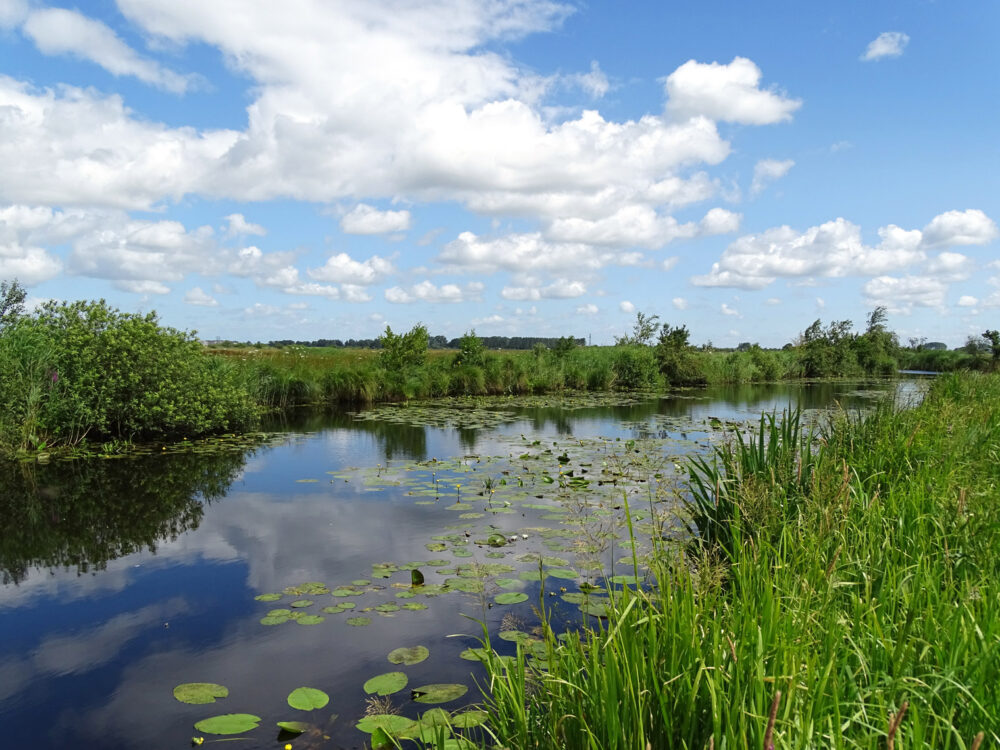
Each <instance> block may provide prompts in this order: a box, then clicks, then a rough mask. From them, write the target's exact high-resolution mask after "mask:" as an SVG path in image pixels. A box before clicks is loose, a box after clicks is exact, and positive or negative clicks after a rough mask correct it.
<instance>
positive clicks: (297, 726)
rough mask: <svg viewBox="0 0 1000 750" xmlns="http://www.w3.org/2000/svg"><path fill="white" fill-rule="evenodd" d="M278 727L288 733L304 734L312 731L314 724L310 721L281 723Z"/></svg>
mask: <svg viewBox="0 0 1000 750" xmlns="http://www.w3.org/2000/svg"><path fill="white" fill-rule="evenodd" d="M278 726H279V727H280V728H281V729H283V730H284V731H286V732H291V733H292V734H302V733H303V732H308V731H309V730H310V729H312V724H310V723H309V722H308V721H279V722H278Z"/></svg>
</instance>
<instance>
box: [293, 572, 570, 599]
mask: <svg viewBox="0 0 1000 750" xmlns="http://www.w3.org/2000/svg"><path fill="white" fill-rule="evenodd" d="M545 575H547V576H552V577H553V578H568V579H569V580H572V579H574V578H576V571H575V570H570V569H569V568H548V569H547V570H546V571H545ZM292 606H295V605H292Z"/></svg>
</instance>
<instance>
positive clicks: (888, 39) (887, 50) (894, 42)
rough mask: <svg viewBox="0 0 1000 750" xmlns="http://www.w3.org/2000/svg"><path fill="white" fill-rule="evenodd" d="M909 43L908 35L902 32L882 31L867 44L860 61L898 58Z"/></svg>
mask: <svg viewBox="0 0 1000 750" xmlns="http://www.w3.org/2000/svg"><path fill="white" fill-rule="evenodd" d="M909 43H910V37H909V35H907V34H904V33H903V32H902V31H883V32H882V33H881V34H879V35H878V36H877V37H875V39H873V40H872V41H871V42H869V43H868V47H867V48H866V49H865V51H864V53H862V55H861V60H862V61H864V62H872V61H873V60H881V59H882V58H884V57H899V56H900V55H902V54H903V50H904V49H906V45H907V44H909Z"/></svg>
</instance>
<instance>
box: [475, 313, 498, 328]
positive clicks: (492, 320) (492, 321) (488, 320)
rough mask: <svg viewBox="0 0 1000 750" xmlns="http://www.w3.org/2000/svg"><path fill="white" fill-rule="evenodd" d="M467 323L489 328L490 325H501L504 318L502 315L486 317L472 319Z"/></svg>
mask: <svg viewBox="0 0 1000 750" xmlns="http://www.w3.org/2000/svg"><path fill="white" fill-rule="evenodd" d="M469 322H470V323H472V325H474V326H481V325H485V326H490V325H497V324H498V323H503V322H504V318H503V316H502V315H488V316H487V317H485V318H473V319H472V320H471V321H469Z"/></svg>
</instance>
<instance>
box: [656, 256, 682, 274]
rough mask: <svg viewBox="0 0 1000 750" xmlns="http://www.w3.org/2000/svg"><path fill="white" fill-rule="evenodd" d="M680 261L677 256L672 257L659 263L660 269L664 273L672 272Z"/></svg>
mask: <svg viewBox="0 0 1000 750" xmlns="http://www.w3.org/2000/svg"><path fill="white" fill-rule="evenodd" d="M680 260H681V258H680V256H679V255H673V256H671V257H669V258H666V259H664V260H663V262H661V263H660V268H661V269H663V270H664V271H672V270H674V266H676V265H677V264H678V263H680Z"/></svg>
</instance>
